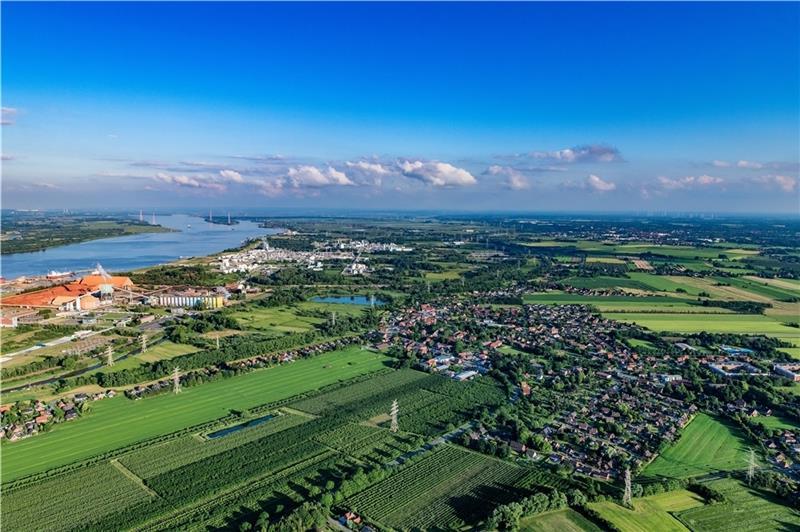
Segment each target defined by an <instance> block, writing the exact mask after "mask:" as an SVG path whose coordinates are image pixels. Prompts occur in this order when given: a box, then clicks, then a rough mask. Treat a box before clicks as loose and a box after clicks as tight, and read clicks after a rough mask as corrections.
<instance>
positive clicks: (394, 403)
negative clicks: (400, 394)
mask: <svg viewBox="0 0 800 532" xmlns="http://www.w3.org/2000/svg"><path fill="white" fill-rule="evenodd" d="M399 411H400V407H399V406H397V399H395V400H394V401H392V409H391V410H390V411H389V415H390V416H392V424H391V426H390V427H389V430H391V431H392V432H397V431H398V430H400V427H399V426H398V425H397V414H398V412H399Z"/></svg>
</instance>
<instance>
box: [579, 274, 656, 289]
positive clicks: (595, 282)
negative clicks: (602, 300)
mask: <svg viewBox="0 0 800 532" xmlns="http://www.w3.org/2000/svg"><path fill="white" fill-rule="evenodd" d="M563 282H564V283H565V284H568V285H570V286H574V287H575V288H632V289H635V290H650V286H649V285H647V284H645V283H642V282H640V281H636V280H634V279H630V278H627V277H607V276H604V275H598V276H594V277H568V278H566V279H564V281H563Z"/></svg>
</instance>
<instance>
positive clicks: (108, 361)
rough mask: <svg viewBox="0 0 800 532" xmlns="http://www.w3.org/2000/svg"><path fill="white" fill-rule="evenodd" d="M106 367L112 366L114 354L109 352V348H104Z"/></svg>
mask: <svg viewBox="0 0 800 532" xmlns="http://www.w3.org/2000/svg"><path fill="white" fill-rule="evenodd" d="M106 365H108V366H113V365H114V352H113V351H112V350H111V346H108V347H107V348H106Z"/></svg>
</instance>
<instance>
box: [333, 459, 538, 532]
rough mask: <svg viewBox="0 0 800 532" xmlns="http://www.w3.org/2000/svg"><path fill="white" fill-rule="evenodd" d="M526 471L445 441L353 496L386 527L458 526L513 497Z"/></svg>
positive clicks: (356, 504) (354, 501)
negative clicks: (444, 443)
mask: <svg viewBox="0 0 800 532" xmlns="http://www.w3.org/2000/svg"><path fill="white" fill-rule="evenodd" d="M524 474H525V470H524V469H522V468H520V467H517V466H515V465H513V464H510V463H508V462H502V461H499V460H496V459H494V458H490V457H488V456H486V455H482V454H478V453H474V452H471V451H467V450H463V449H461V448H458V447H452V446H450V445H443V446H441V447H439V448H438V449H436V450H435V451H434V452H432V453H430V454H429V455H427V456H426V457H425V458H423V459H422V460H420V461H418V462H415V463H414V464H412V465H410V466H408V467H405V468H403V469H402V470H401V471H399V472H398V473H397V474H394V475H392V476H390V477H388V478H387V479H385V480H383V481H381V482H379V483H377V484H375V485H373V486H371V487H369V488H367V489H366V490H364V491H362V492H361V493H359V494H357V495H355V496H353V497H351V498H350V499H348V501H347V504H348V506H350V507H351V508H353V509H355V510H356V511H357V512H362V513H363V514H364V515H366V516H368V517H369V518H370V519H371V520H374V521H375V522H376V523H380V524H382V525H384V526H389V527H394V528H404V529H406V528H407V529H414V530H428V529H430V528H431V527H436V528H443V529H448V528H453V527H460V526H463V523H464V522H465V521H474V520H479V519H482V518H484V517H486V516H487V515H488V514H489V513H491V508H492V507H493V506H495V505H497V504H502V503H505V502H509V501H511V500H513V499H514V498H515V497H516V496H518V494H515V491H516V490H514V489H513V486H514V485H515V483H516V482H517V481H519V480H521V479H522V478H523V476H524Z"/></svg>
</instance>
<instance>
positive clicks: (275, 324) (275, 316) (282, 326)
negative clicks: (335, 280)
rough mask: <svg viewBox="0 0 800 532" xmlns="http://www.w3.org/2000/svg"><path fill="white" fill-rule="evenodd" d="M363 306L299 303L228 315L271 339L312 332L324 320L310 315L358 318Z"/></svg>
mask: <svg viewBox="0 0 800 532" xmlns="http://www.w3.org/2000/svg"><path fill="white" fill-rule="evenodd" d="M363 310H364V307H362V306H360V305H347V304H341V303H315V302H311V301H303V302H301V303H296V304H294V305H291V306H282V307H271V308H264V307H256V306H253V307H250V308H248V309H247V310H240V311H237V312H234V313H232V314H231V316H232V317H233V318H235V319H236V321H238V322H239V324H240V325H241V326H242V327H243V328H245V329H251V330H257V331H260V332H263V333H266V334H269V335H272V336H282V335H284V334H289V333H302V332H306V331H310V330H312V329H314V326H315V325H317V324H319V323H322V322H324V321H325V318H322V317H317V316H312V315H310V314H312V313H315V312H322V313H324V314H325V315H327V314H330V313H331V312H336V313H337V314H338V315H340V316H347V315H358V314H360V313H362V312H363Z"/></svg>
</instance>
